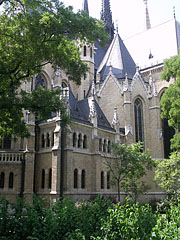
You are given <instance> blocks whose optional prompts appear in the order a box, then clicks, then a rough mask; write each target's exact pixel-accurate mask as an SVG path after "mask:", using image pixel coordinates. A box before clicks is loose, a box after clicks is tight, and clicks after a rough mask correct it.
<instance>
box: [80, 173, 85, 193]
mask: <svg viewBox="0 0 180 240" xmlns="http://www.w3.org/2000/svg"><path fill="white" fill-rule="evenodd" d="M81 188H82V189H84V188H85V170H84V169H83V170H82V173H81Z"/></svg>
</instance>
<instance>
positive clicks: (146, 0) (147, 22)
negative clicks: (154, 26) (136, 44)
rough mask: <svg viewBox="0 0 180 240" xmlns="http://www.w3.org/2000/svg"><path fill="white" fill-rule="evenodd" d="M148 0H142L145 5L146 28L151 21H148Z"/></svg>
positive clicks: (149, 26) (148, 27)
mask: <svg viewBox="0 0 180 240" xmlns="http://www.w3.org/2000/svg"><path fill="white" fill-rule="evenodd" d="M147 2H148V0H144V4H145V5H146V30H148V29H150V28H151V23H150V17H149V11H148V4H147Z"/></svg>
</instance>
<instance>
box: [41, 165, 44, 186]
mask: <svg viewBox="0 0 180 240" xmlns="http://www.w3.org/2000/svg"><path fill="white" fill-rule="evenodd" d="M41 188H45V170H44V169H42V174H41Z"/></svg>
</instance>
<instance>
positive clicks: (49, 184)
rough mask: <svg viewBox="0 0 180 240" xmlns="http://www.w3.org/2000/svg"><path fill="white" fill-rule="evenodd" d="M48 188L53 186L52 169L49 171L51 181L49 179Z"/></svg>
mask: <svg viewBox="0 0 180 240" xmlns="http://www.w3.org/2000/svg"><path fill="white" fill-rule="evenodd" d="M48 180H49V181H48V187H49V188H51V185H52V168H50V169H49V179H48Z"/></svg>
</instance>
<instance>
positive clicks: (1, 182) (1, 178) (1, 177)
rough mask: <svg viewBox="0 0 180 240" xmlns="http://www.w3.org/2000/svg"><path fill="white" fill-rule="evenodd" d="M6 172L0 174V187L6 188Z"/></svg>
mask: <svg viewBox="0 0 180 240" xmlns="http://www.w3.org/2000/svg"><path fill="white" fill-rule="evenodd" d="M4 180H5V173H4V172H1V175H0V188H4Z"/></svg>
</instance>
